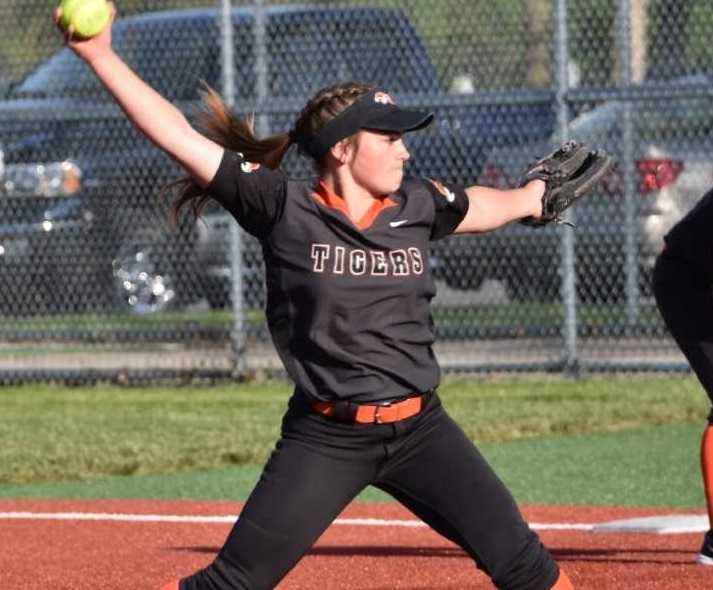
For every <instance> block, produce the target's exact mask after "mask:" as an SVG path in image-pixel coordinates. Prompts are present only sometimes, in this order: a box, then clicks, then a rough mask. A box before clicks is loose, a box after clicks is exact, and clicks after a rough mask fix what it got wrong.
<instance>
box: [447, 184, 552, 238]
mask: <svg viewBox="0 0 713 590" xmlns="http://www.w3.org/2000/svg"><path fill="white" fill-rule="evenodd" d="M544 192H545V183H544V182H543V181H541V180H533V181H531V182H529V183H527V184H526V185H525V186H523V187H520V188H515V189H508V190H500V189H496V188H490V187H487V186H477V185H474V186H469V187H467V188H466V189H465V194H466V196H467V197H468V212H467V213H466V214H465V217H464V218H463V220H462V221H461V222H460V224H458V227H456V229H455V230H454V232H453V233H456V234H464V233H482V232H487V231H491V230H494V229H497V228H499V227H501V226H503V225H505V224H507V223H510V222H511V221H516V220H519V219H522V218H523V217H528V216H532V217H539V216H540V214H541V212H542V195H543V194H544Z"/></svg>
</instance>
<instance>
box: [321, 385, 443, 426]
mask: <svg viewBox="0 0 713 590" xmlns="http://www.w3.org/2000/svg"><path fill="white" fill-rule="evenodd" d="M429 393H430V392H429ZM427 396H428V393H424V394H421V395H417V396H414V397H409V398H406V399H405V400H402V401H398V402H390V403H388V404H382V405H366V404H355V403H352V402H347V401H342V402H313V403H312V409H313V410H314V411H315V412H319V413H320V414H323V415H325V416H328V417H330V418H333V419H334V420H336V421H338V422H345V423H358V424H390V423H392V422H399V421H400V420H405V419H406V418H410V417H411V416H415V415H416V414H418V413H419V412H420V411H421V410H422V409H423V407H424V406H425V405H426V400H427Z"/></svg>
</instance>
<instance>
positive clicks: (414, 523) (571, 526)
mask: <svg viewBox="0 0 713 590" xmlns="http://www.w3.org/2000/svg"><path fill="white" fill-rule="evenodd" d="M237 518H238V517H237V515H216V516H193V515H178V514H121V513H106V512H0V520H68V521H92V522H109V521H111V522H156V523H198V524H233V523H234V522H235V521H236V519H237ZM333 524H335V525H342V526H344V525H346V526H372V527H407V528H420V527H424V528H426V527H427V526H428V525H426V524H425V523H423V522H422V521H420V520H404V519H398V520H396V519H382V518H337V519H336V520H335V521H334V522H333ZM530 527H531V528H533V529H535V530H541V531H552V530H556V531H590V530H592V528H593V527H594V525H592V524H586V523H530Z"/></svg>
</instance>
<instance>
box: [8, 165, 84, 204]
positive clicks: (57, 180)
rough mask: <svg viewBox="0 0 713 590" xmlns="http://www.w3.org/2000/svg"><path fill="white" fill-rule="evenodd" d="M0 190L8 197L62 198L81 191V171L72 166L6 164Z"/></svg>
mask: <svg viewBox="0 0 713 590" xmlns="http://www.w3.org/2000/svg"><path fill="white" fill-rule="evenodd" d="M1 178H2V180H0V188H1V189H2V192H3V193H4V194H6V195H7V196H10V197H22V196H27V197H64V196H67V195H73V194H75V193H78V192H79V191H80V190H81V188H82V171H81V170H80V169H79V166H77V165H76V164H75V163H74V162H70V161H69V160H65V161H64V162H46V163H44V162H40V163H32V164H8V165H7V166H5V174H4V176H2V177H1Z"/></svg>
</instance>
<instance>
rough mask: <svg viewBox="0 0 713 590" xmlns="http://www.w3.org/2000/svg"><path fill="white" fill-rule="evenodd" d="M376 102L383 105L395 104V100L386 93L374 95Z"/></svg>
mask: <svg viewBox="0 0 713 590" xmlns="http://www.w3.org/2000/svg"><path fill="white" fill-rule="evenodd" d="M374 102H378V103H381V104H394V99H393V98H391V97H390V96H389V95H388V94H386V92H377V93H376V94H375V95H374Z"/></svg>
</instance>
